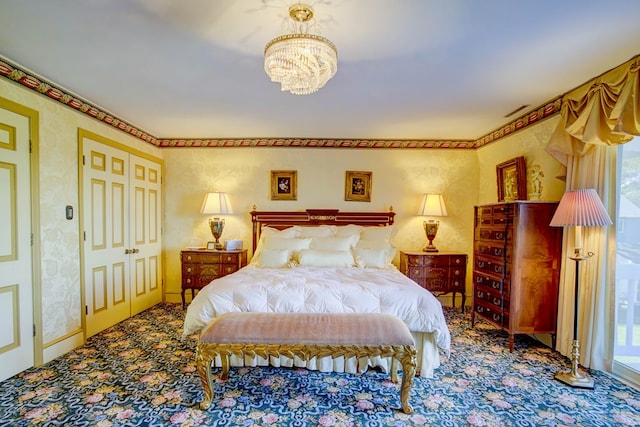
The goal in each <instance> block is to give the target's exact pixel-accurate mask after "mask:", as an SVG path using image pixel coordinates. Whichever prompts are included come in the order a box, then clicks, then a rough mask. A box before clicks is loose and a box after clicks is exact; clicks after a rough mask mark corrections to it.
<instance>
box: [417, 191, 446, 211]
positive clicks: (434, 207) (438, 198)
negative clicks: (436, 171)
mask: <svg viewBox="0 0 640 427" xmlns="http://www.w3.org/2000/svg"><path fill="white" fill-rule="evenodd" d="M418 215H421V216H447V207H446V206H445V204H444V197H442V194H425V195H424V196H422V202H421V203H420V208H419V209H418Z"/></svg>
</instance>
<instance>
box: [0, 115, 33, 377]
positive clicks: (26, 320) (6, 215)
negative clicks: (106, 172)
mask: <svg viewBox="0 0 640 427" xmlns="http://www.w3.org/2000/svg"><path fill="white" fill-rule="evenodd" d="M29 140H30V134H29V119H28V118H27V117H25V116H22V115H19V114H16V113H13V112H11V111H9V110H6V109H4V108H0V325H2V326H1V327H0V381H2V380H4V379H6V378H9V377H11V376H13V375H15V374H17V373H18V372H21V371H24V370H25V369H28V368H30V367H31V366H33V365H34V338H33V324H34V323H33V322H34V321H33V282H32V255H31V199H30V198H31V176H30V173H31V172H30V153H29Z"/></svg>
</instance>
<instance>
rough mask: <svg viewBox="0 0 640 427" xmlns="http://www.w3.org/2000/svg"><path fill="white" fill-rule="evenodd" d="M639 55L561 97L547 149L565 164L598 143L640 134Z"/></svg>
mask: <svg viewBox="0 0 640 427" xmlns="http://www.w3.org/2000/svg"><path fill="white" fill-rule="evenodd" d="M639 70H640V56H636V57H634V58H632V59H631V60H629V61H627V62H626V63H624V64H622V65H620V66H619V67H616V68H614V69H613V70H611V71H608V72H606V73H605V74H603V75H601V76H600V77H597V78H595V79H593V80H591V81H589V82H588V83H585V84H584V85H582V86H580V87H579V88H577V89H574V90H573V91H571V92H569V93H567V94H565V95H564V96H563V97H562V107H561V111H560V115H561V120H560V123H559V124H558V127H557V128H556V129H555V131H554V133H553V135H552V136H551V139H550V140H549V144H548V145H547V148H546V150H547V152H549V153H550V154H551V155H552V156H554V157H555V158H556V159H558V160H559V161H560V162H562V163H563V164H564V165H566V164H567V161H568V157H569V156H577V157H579V156H583V155H585V154H587V153H589V152H590V151H591V150H593V149H594V148H595V147H596V146H598V145H617V144H624V143H625V142H629V141H630V140H631V139H633V135H640V72H639Z"/></svg>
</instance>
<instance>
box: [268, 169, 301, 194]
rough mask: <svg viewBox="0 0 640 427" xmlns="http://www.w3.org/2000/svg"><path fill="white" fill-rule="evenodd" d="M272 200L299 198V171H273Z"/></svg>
mask: <svg viewBox="0 0 640 427" xmlns="http://www.w3.org/2000/svg"><path fill="white" fill-rule="evenodd" d="M271 200H298V171H282V170H277V171H271Z"/></svg>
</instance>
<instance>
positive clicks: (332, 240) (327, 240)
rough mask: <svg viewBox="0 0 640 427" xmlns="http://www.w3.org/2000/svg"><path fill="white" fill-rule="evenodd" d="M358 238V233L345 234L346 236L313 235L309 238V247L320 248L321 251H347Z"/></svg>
mask: <svg viewBox="0 0 640 427" xmlns="http://www.w3.org/2000/svg"><path fill="white" fill-rule="evenodd" d="M359 239H360V235H357V236H356V235H353V236H346V237H314V238H312V239H311V244H310V245H309V249H320V250H323V251H326V250H334V251H348V250H349V249H351V247H352V246H355V244H356V243H358V240H359Z"/></svg>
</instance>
